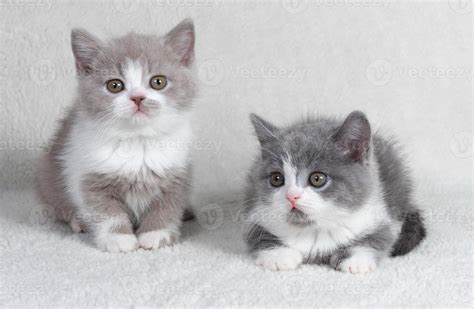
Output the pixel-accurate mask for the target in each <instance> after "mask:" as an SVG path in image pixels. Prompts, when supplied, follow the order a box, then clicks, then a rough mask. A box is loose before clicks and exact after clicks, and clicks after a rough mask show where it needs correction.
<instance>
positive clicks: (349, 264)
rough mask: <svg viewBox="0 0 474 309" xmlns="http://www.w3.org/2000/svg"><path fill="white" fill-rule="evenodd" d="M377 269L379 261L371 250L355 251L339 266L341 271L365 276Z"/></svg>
mask: <svg viewBox="0 0 474 309" xmlns="http://www.w3.org/2000/svg"><path fill="white" fill-rule="evenodd" d="M376 268H377V260H376V258H375V256H374V254H373V253H372V252H371V251H370V250H360V249H359V250H355V251H354V253H353V254H352V256H350V257H348V258H347V259H345V260H344V261H342V262H341V264H340V265H339V270H341V271H343V272H347V273H352V274H365V273H368V272H371V271H374V270H375V269H376Z"/></svg>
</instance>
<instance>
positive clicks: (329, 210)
mask: <svg viewBox="0 0 474 309" xmlns="http://www.w3.org/2000/svg"><path fill="white" fill-rule="evenodd" d="M251 120H252V122H253V125H254V127H255V132H256V135H257V137H258V140H259V141H260V145H261V156H260V157H259V158H258V159H257V160H256V162H255V164H254V165H253V168H252V170H251V173H250V177H249V188H248V194H247V195H248V196H247V201H248V203H247V207H246V218H247V226H246V227H247V233H246V241H247V243H248V246H249V248H250V251H251V252H253V253H254V254H255V255H256V263H257V264H258V265H261V266H263V267H265V268H268V269H272V270H287V269H294V268H297V267H298V266H299V265H300V264H302V263H316V264H326V265H329V266H331V267H333V268H334V269H337V270H341V271H344V272H351V273H365V272H368V271H372V270H374V269H375V268H376V266H377V264H378V262H379V261H380V260H381V259H382V258H384V257H387V256H398V255H403V254H406V253H408V252H409V251H411V250H412V249H413V248H415V247H416V246H417V245H418V244H419V243H420V242H421V241H422V239H423V238H424V237H425V228H424V225H423V219H422V217H421V215H420V211H419V210H418V208H417V206H416V204H415V203H414V201H413V198H412V182H411V179H410V177H409V175H408V173H407V170H406V168H405V167H404V164H403V162H402V158H401V155H400V153H399V151H398V150H397V147H396V145H395V144H394V142H392V141H390V140H387V139H384V138H383V137H381V136H379V135H378V134H375V135H373V136H372V134H371V129H370V125H369V122H368V121H367V118H366V116H365V115H364V114H363V113H361V112H357V111H356V112H353V113H351V114H350V115H349V116H348V117H347V118H346V119H345V121H343V122H342V121H338V120H336V119H328V118H317V119H313V120H306V121H302V122H299V123H296V124H294V125H292V126H289V127H285V128H278V127H276V126H274V125H272V124H270V123H268V122H267V121H265V120H263V119H261V118H259V117H258V116H256V115H252V116H251Z"/></svg>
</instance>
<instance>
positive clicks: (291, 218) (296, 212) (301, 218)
mask: <svg viewBox="0 0 474 309" xmlns="http://www.w3.org/2000/svg"><path fill="white" fill-rule="evenodd" d="M287 219H288V222H289V223H291V224H294V225H298V226H307V225H311V224H313V223H314V222H313V220H311V219H309V217H308V215H307V214H306V213H304V212H303V211H302V210H300V209H298V208H296V207H293V208H291V210H290V211H289V212H288V216H287Z"/></svg>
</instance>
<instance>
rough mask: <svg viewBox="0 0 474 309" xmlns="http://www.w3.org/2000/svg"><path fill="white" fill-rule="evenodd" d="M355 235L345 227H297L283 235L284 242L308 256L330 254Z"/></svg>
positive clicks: (351, 239)
mask: <svg viewBox="0 0 474 309" xmlns="http://www.w3.org/2000/svg"><path fill="white" fill-rule="evenodd" d="M354 237H355V235H354V234H353V233H351V232H350V231H348V230H347V229H344V228H334V229H332V230H317V229H314V228H307V229H295V230H292V231H291V232H289V233H287V234H286V235H284V236H281V239H282V241H283V243H284V244H286V245H287V246H289V247H292V248H295V249H297V250H298V251H300V252H301V253H302V254H303V255H304V256H305V257H306V258H308V257H310V258H314V257H323V256H327V255H330V254H331V253H332V252H334V250H336V249H338V248H340V247H342V246H344V245H347V244H348V243H350V242H351V241H353V240H354Z"/></svg>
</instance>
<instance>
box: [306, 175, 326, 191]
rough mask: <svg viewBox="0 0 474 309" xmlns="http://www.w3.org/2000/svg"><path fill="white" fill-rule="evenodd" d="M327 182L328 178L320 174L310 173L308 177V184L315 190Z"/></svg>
mask: <svg viewBox="0 0 474 309" xmlns="http://www.w3.org/2000/svg"><path fill="white" fill-rule="evenodd" d="M327 181H328V177H327V176H326V175H325V174H323V173H320V172H315V173H312V174H311V175H310V176H309V183H310V184H311V185H312V186H313V187H315V188H321V187H322V186H324V185H325V184H326V182H327Z"/></svg>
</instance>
